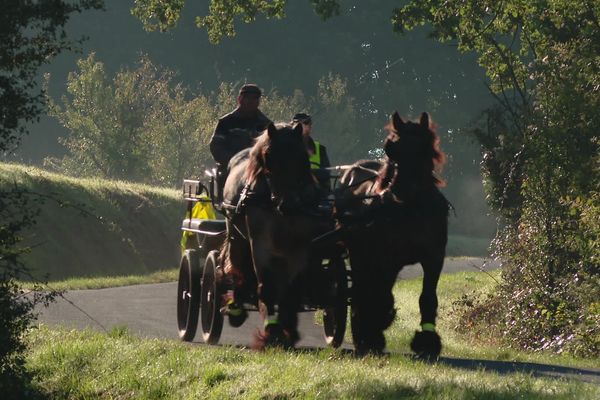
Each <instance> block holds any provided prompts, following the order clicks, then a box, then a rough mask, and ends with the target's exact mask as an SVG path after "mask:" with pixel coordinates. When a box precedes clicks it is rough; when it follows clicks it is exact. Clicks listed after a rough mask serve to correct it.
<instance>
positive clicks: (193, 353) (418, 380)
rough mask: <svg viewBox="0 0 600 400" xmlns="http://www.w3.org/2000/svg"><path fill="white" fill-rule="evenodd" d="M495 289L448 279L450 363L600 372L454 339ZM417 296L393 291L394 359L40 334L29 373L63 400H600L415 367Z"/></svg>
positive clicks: (564, 386) (534, 383)
mask: <svg viewBox="0 0 600 400" xmlns="http://www.w3.org/2000/svg"><path fill="white" fill-rule="evenodd" d="M493 284H494V281H493V279H492V278H490V276H487V275H485V274H481V273H474V272H469V273H458V274H452V275H447V276H443V277H442V280H441V282H440V292H439V293H440V322H439V331H440V334H441V335H442V337H443V340H444V345H445V348H444V353H443V355H444V357H447V358H452V357H455V358H461V359H470V360H499V361H503V360H511V362H517V363H518V362H522V363H524V362H527V363H540V364H552V365H569V366H572V367H579V368H583V367H596V368H598V367H600V362H599V361H598V360H578V359H571V358H568V357H564V356H557V355H549V354H531V353H520V352H517V351H514V350H503V349H501V348H499V346H497V345H494V344H490V343H484V342H478V341H477V339H476V338H469V337H464V336H461V335H459V334H456V333H454V329H453V324H456V323H457V320H456V318H455V317H456V315H455V314H454V313H453V312H452V310H453V307H454V306H453V305H452V302H453V301H454V300H455V299H457V298H459V297H460V296H461V295H462V294H463V293H465V292H469V291H473V290H484V291H486V290H490V289H491V288H492V287H493ZM419 291H420V280H418V279H416V280H410V281H402V282H399V283H398V285H397V287H396V289H395V293H396V301H397V307H398V318H397V321H396V323H395V324H394V326H393V328H391V329H390V330H389V331H388V332H387V338H388V343H389V346H388V347H389V350H390V351H391V352H392V354H391V355H390V356H388V357H381V358H365V359H356V358H354V357H352V356H351V355H350V354H348V353H346V352H343V351H335V350H331V349H323V350H313V351H297V352H285V351H280V350H270V351H268V352H265V353H255V352H252V351H248V350H245V349H239V348H233V347H226V346H224V347H218V346H198V345H188V344H184V343H180V342H177V341H173V340H158V339H154V340H149V339H139V338H137V337H135V336H132V335H129V334H128V333H127V331H126V329H123V328H115V329H113V331H112V332H111V333H110V334H101V333H97V332H92V331H83V332H82V331H75V330H66V329H49V328H47V327H43V326H42V327H40V329H38V330H35V331H33V332H32V333H31V335H30V341H31V349H30V353H29V355H28V365H29V367H30V368H31V369H32V370H33V371H35V372H37V380H36V381H35V387H36V389H37V390H38V391H39V392H40V393H41V394H42V395H43V396H46V397H49V398H56V399H64V398H69V399H88V398H94V399H96V398H100V399H112V398H119V399H197V398H202V399H221V398H248V399H291V398H324V399H330V398H336V399H338V398H339V399H344V398H347V399H361V398H390V399H392V398H393V399H396V398H408V399H417V398H418V399H461V398H468V399H479V398H485V399H523V398H525V399H596V398H600V385H594V384H589V383H583V382H579V381H571V380H564V379H554V378H553V379H550V378H542V377H536V376H535V375H534V374H533V373H531V372H512V373H509V374H507V375H504V374H499V373H498V372H495V371H494V370H487V371H486V370H485V367H481V368H470V369H469V368H457V367H454V366H452V365H449V364H448V363H443V362H442V363H438V364H434V365H430V364H424V363H421V362H416V361H413V360H412V359H411V358H410V357H409V356H407V354H408V353H409V350H408V343H409V341H410V336H411V335H412V332H413V331H414V329H416V327H417V325H418V315H417V314H418V304H417V302H418V293H419ZM507 364H508V363H507Z"/></svg>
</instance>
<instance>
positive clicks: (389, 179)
mask: <svg viewBox="0 0 600 400" xmlns="http://www.w3.org/2000/svg"><path fill="white" fill-rule="evenodd" d="M407 123H411V122H407ZM414 124H418V122H416V123H414ZM436 128H437V125H436V124H435V123H434V122H432V121H431V120H430V119H429V126H428V127H427V129H420V131H419V134H420V133H421V131H424V132H425V134H426V135H428V137H429V140H428V143H430V145H431V153H430V154H431V159H430V160H424V162H425V163H426V164H424V165H426V168H425V169H424V170H423V171H422V172H423V174H424V175H423V176H424V178H425V179H427V178H431V183H433V184H434V185H435V186H436V187H444V186H445V185H446V181H445V180H444V179H443V178H442V177H441V173H442V171H443V169H444V165H445V164H446V160H447V158H446V154H445V153H444V152H443V151H442V149H441V148H440V138H439V136H438V135H437V133H436ZM384 129H385V130H386V131H387V132H388V134H391V133H393V134H396V135H398V134H399V132H398V130H397V129H396V128H395V127H394V124H393V123H392V121H390V122H389V123H388V124H387V125H386V126H385V127H384ZM386 140H388V139H386ZM397 173H398V169H397V168H396V162H394V161H393V160H391V159H390V158H389V157H387V156H386V160H385V162H384V164H383V166H382V167H381V169H380V170H379V173H378V176H377V179H376V181H375V188H376V190H377V191H378V192H381V191H383V190H385V189H387V188H389V187H390V186H391V185H393V184H394V182H395V180H396V178H397Z"/></svg>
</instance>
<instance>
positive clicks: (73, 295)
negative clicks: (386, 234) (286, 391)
mask: <svg viewBox="0 0 600 400" xmlns="http://www.w3.org/2000/svg"><path fill="white" fill-rule="evenodd" d="M484 262H485V261H484V260H483V259H478V258H448V259H447V260H446V262H445V263H444V272H446V273H451V272H457V271H463V270H476V269H479V268H482V266H483V267H484V268H485V269H486V270H488V269H491V268H496V267H497V264H493V263H489V262H488V263H484ZM418 276H421V267H420V265H413V266H407V267H405V268H404V269H403V270H402V272H401V273H400V275H399V278H400V279H410V278H414V277H418ZM176 293H177V284H176V283H161V284H153V285H136V286H124V287H117V288H108V289H95V290H74V291H69V292H67V293H65V295H64V298H58V299H57V301H56V302H55V303H53V304H52V305H51V306H50V307H48V308H45V309H44V308H41V309H39V310H38V311H39V312H40V320H41V321H43V322H45V323H48V324H51V325H53V324H60V325H66V326H69V327H76V328H80V329H82V328H87V327H89V328H92V329H98V330H102V329H106V330H110V329H111V328H113V327H115V326H127V327H128V329H129V331H130V332H132V333H135V334H138V335H140V336H145V337H156V338H170V339H177V338H178V336H177V319H176ZM69 302H71V303H69ZM259 326H260V321H259V317H258V313H254V312H251V313H250V318H249V320H248V321H246V323H245V324H244V325H243V326H242V327H241V328H236V329H233V328H230V327H229V326H228V325H227V323H225V326H224V329H223V334H222V337H221V343H223V344H236V345H242V346H247V345H249V343H250V340H251V337H252V334H253V332H255V331H256V329H258V327H259ZM300 332H301V334H302V340H301V342H300V343H299V346H303V347H323V346H324V345H325V342H324V339H323V332H322V328H321V327H320V326H318V325H315V323H314V317H313V313H302V314H301V315H300ZM201 340H202V339H201V337H199V335H198V337H197V338H196V341H201ZM348 347H349V346H348Z"/></svg>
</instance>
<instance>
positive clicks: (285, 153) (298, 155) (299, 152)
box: [248, 124, 316, 211]
mask: <svg viewBox="0 0 600 400" xmlns="http://www.w3.org/2000/svg"><path fill="white" fill-rule="evenodd" d="M250 159H251V160H253V161H252V162H251V163H250V166H249V174H248V177H249V180H253V179H257V177H258V174H259V173H261V174H262V175H263V176H264V177H265V178H266V180H267V182H268V184H269V187H270V190H271V198H272V201H273V203H274V205H275V206H276V208H277V209H278V210H279V211H283V210H284V209H290V208H291V209H293V208H296V209H297V208H300V207H301V205H302V203H303V202H304V200H305V197H306V194H307V191H310V190H309V189H310V188H312V187H316V186H315V179H314V177H313V175H312V172H311V169H310V162H309V159H308V153H307V151H306V147H305V145H304V141H303V139H302V125H300V124H297V125H295V126H292V125H289V124H276V125H274V124H270V125H269V126H268V127H267V130H266V132H265V133H264V134H263V135H261V136H260V137H259V139H258V141H257V143H256V144H255V146H254V147H253V149H252V151H251V153H250Z"/></svg>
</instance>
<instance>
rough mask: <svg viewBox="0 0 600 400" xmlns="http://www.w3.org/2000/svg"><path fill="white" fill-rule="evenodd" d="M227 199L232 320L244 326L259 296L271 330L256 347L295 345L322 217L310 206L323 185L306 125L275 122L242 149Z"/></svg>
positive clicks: (229, 180)
mask: <svg viewBox="0 0 600 400" xmlns="http://www.w3.org/2000/svg"><path fill="white" fill-rule="evenodd" d="M223 199H224V205H225V206H226V207H225V209H227V210H229V211H228V212H227V235H228V236H227V240H226V241H225V245H224V249H223V251H222V253H221V254H223V259H222V265H224V266H225V271H226V276H227V277H228V278H229V279H230V281H231V283H232V287H233V288H234V300H233V301H231V300H230V303H229V310H228V314H229V322H230V324H231V325H233V326H239V325H241V324H242V323H243V321H244V320H245V318H246V315H247V314H246V312H245V311H243V308H242V307H241V304H242V303H244V302H252V300H251V299H253V296H254V297H255V296H258V299H255V300H257V302H258V306H259V310H260V312H261V316H262V317H263V320H264V324H265V329H264V331H261V332H259V333H258V335H257V337H256V338H255V339H256V340H255V347H256V348H263V347H264V346H266V345H271V344H274V345H283V346H284V347H292V346H294V344H295V343H296V342H297V341H298V339H299V334H298V331H297V324H298V319H297V312H298V308H299V305H300V302H301V288H300V286H301V285H300V276H301V275H302V274H303V272H304V271H306V269H307V267H308V263H309V250H310V242H311V239H312V238H313V237H314V235H315V234H316V231H315V229H316V225H317V224H316V223H317V222H318V221H317V220H315V219H314V218H312V217H311V216H309V215H308V214H309V213H308V212H305V211H306V210H310V209H312V208H313V207H316V204H317V202H318V188H317V183H316V180H315V178H314V177H313V175H312V173H311V169H310V163H309V160H308V154H307V152H306V149H305V147H304V142H303V140H302V126H301V125H297V126H295V127H292V126H291V125H287V124H277V125H273V124H271V125H269V127H268V128H267V130H266V132H265V133H263V134H262V135H261V136H260V137H259V138H258V139H257V142H256V143H255V145H254V146H253V147H252V148H251V149H249V150H246V151H243V152H241V153H238V155H236V156H235V157H234V158H233V159H232V160H231V162H230V164H229V175H228V177H227V180H226V182H225V187H224V196H223ZM249 299H250V300H249ZM255 302H256V301H255ZM276 306H277V308H276Z"/></svg>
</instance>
